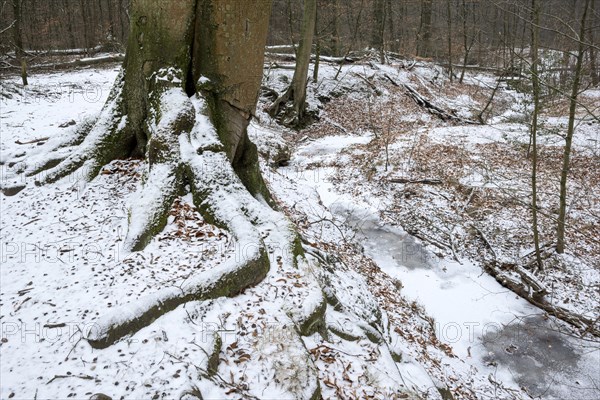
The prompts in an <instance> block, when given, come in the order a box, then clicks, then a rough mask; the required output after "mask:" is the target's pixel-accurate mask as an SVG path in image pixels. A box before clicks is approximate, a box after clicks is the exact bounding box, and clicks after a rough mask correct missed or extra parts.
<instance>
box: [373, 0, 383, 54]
mask: <svg viewBox="0 0 600 400" xmlns="http://www.w3.org/2000/svg"><path fill="white" fill-rule="evenodd" d="M373 20H374V24H373V27H372V33H371V36H372V38H371V46H372V47H373V48H374V49H375V50H377V52H378V53H379V62H380V63H382V64H385V48H384V40H383V37H384V33H385V3H384V0H375V6H374V7H373Z"/></svg>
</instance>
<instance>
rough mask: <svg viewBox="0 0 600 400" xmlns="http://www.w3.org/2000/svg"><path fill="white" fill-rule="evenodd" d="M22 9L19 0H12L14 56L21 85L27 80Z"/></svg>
mask: <svg viewBox="0 0 600 400" xmlns="http://www.w3.org/2000/svg"><path fill="white" fill-rule="evenodd" d="M22 11H23V9H22V2H21V0H13V12H14V18H15V25H14V26H13V40H14V42H15V43H14V45H15V57H16V59H17V62H18V63H19V64H20V66H21V80H22V81H23V86H27V85H28V84H29V82H28V81H27V60H25V52H24V51H23V30H22V27H21V23H22Z"/></svg>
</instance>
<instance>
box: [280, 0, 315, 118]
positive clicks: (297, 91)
mask: <svg viewBox="0 0 600 400" xmlns="http://www.w3.org/2000/svg"><path fill="white" fill-rule="evenodd" d="M316 17H317V0H304V13H303V17H302V36H301V38H300V44H299V46H298V51H297V52H296V68H294V77H293V78H292V82H291V84H290V86H289V88H288V89H287V91H286V92H285V94H284V95H283V96H281V97H280V98H279V99H277V100H276V101H275V102H274V103H273V105H272V106H271V107H270V109H269V113H270V114H271V116H276V115H278V114H279V112H280V111H281V109H282V107H285V105H286V103H287V101H288V100H290V99H291V100H292V102H293V103H292V107H291V109H289V110H286V111H285V115H284V123H285V124H286V125H290V126H299V125H301V124H302V123H303V122H304V119H305V112H306V85H307V83H308V67H309V65H310V53H311V49H312V42H313V37H314V33H315V22H316Z"/></svg>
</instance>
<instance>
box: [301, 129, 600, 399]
mask: <svg viewBox="0 0 600 400" xmlns="http://www.w3.org/2000/svg"><path fill="white" fill-rule="evenodd" d="M341 139H344V138H339V137H337V138H335V140H331V138H323V139H320V140H317V141H315V142H312V143H309V144H307V145H304V146H303V147H302V148H300V149H299V150H298V152H297V157H296V159H295V161H294V162H295V163H296V164H295V167H296V168H298V167H302V166H308V165H311V162H312V163H316V162H319V161H324V160H327V159H329V160H330V159H332V158H335V157H336V155H335V153H336V152H337V151H339V150H340V149H341V148H344V147H347V146H350V145H352V144H353V143H361V142H364V141H365V140H366V138H361V137H348V138H347V139H348V140H347V141H344V140H341ZM361 139H362V140H361ZM325 175H326V174H325ZM321 176H324V174H322V173H321ZM304 183H305V184H308V185H310V186H312V187H314V188H315V189H316V190H317V192H319V195H320V197H321V199H322V200H323V204H324V205H325V206H326V207H328V208H329V210H330V211H331V212H332V214H333V215H335V216H336V217H337V218H338V219H339V220H341V221H346V223H348V224H350V225H352V226H353V227H354V228H355V229H356V230H357V232H358V234H357V240H358V241H359V242H360V243H361V245H362V246H363V248H364V251H365V253H366V254H367V255H368V256H370V257H371V258H372V259H373V260H374V261H375V262H376V263H377V264H378V265H379V267H380V268H381V269H382V270H383V271H385V272H386V273H387V274H388V275H390V276H392V277H395V278H397V279H399V280H400V281H401V282H402V284H403V286H404V287H403V289H402V293H403V295H404V296H405V297H407V298H408V299H411V300H416V301H417V302H418V303H420V304H421V305H423V306H424V308H425V309H426V311H427V313H428V314H429V315H431V316H432V317H433V318H434V320H435V323H436V331H437V335H438V337H439V338H440V340H442V341H444V342H445V343H447V344H449V345H451V346H452V348H453V349H454V352H455V354H457V355H458V356H459V357H460V358H461V359H463V360H466V361H467V363H470V364H471V365H473V366H474V367H475V368H477V369H478V370H479V372H480V373H482V374H484V375H485V376H489V377H490V379H493V380H495V381H497V382H504V383H505V384H507V385H518V386H519V387H523V388H526V390H527V391H528V392H529V393H530V394H531V395H532V396H533V397H535V398H543V399H561V400H564V399H577V400H584V399H590V400H591V399H598V398H600V350H599V348H598V347H599V346H598V343H591V342H588V341H585V340H581V339H578V338H574V337H571V336H568V335H566V334H562V333H560V332H558V330H557V326H558V325H557V323H556V321H554V320H552V319H550V320H546V319H544V312H543V311H542V310H540V309H538V308H536V307H534V306H532V305H531V304H529V303H528V302H527V301H525V300H524V299H522V298H520V297H518V296H517V295H516V294H514V293H513V292H511V291H509V290H507V289H505V288H504V287H502V286H501V285H500V284H499V283H497V282H496V280H495V279H494V278H492V277H491V276H489V275H487V274H484V273H482V270H481V268H479V267H477V266H475V265H473V264H471V263H469V262H468V261H466V260H463V261H462V265H461V264H459V263H457V262H455V261H449V260H439V259H438V258H437V257H436V256H434V255H432V254H430V253H429V252H428V251H427V250H425V249H424V248H423V247H422V246H421V245H420V244H419V242H418V241H417V240H415V239H414V238H413V237H411V236H410V235H408V234H406V233H405V232H404V231H402V230H401V229H399V228H397V227H393V226H385V225H382V224H381V223H380V220H379V217H378V213H377V210H376V209H373V208H371V207H369V206H367V205H365V204H359V203H358V202H357V200H356V199H353V198H352V197H350V196H348V195H340V194H338V193H336V192H335V190H334V188H333V185H332V184H331V183H330V182H328V180H327V179H320V180H310V179H308V180H306V182H304Z"/></svg>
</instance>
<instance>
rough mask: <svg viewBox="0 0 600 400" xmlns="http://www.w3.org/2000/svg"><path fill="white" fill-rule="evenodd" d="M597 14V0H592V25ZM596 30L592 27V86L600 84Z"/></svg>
mask: <svg viewBox="0 0 600 400" xmlns="http://www.w3.org/2000/svg"><path fill="white" fill-rule="evenodd" d="M595 15H596V0H592V4H591V5H590V18H591V21H590V25H592V26H593V23H594V16H595ZM595 32H596V30H595V29H590V78H591V80H592V86H598V84H600V69H599V68H598V60H597V59H596V57H597V56H598V55H597V53H596V51H597V50H596V46H595V39H596V38H595V36H596V33H595Z"/></svg>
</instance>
